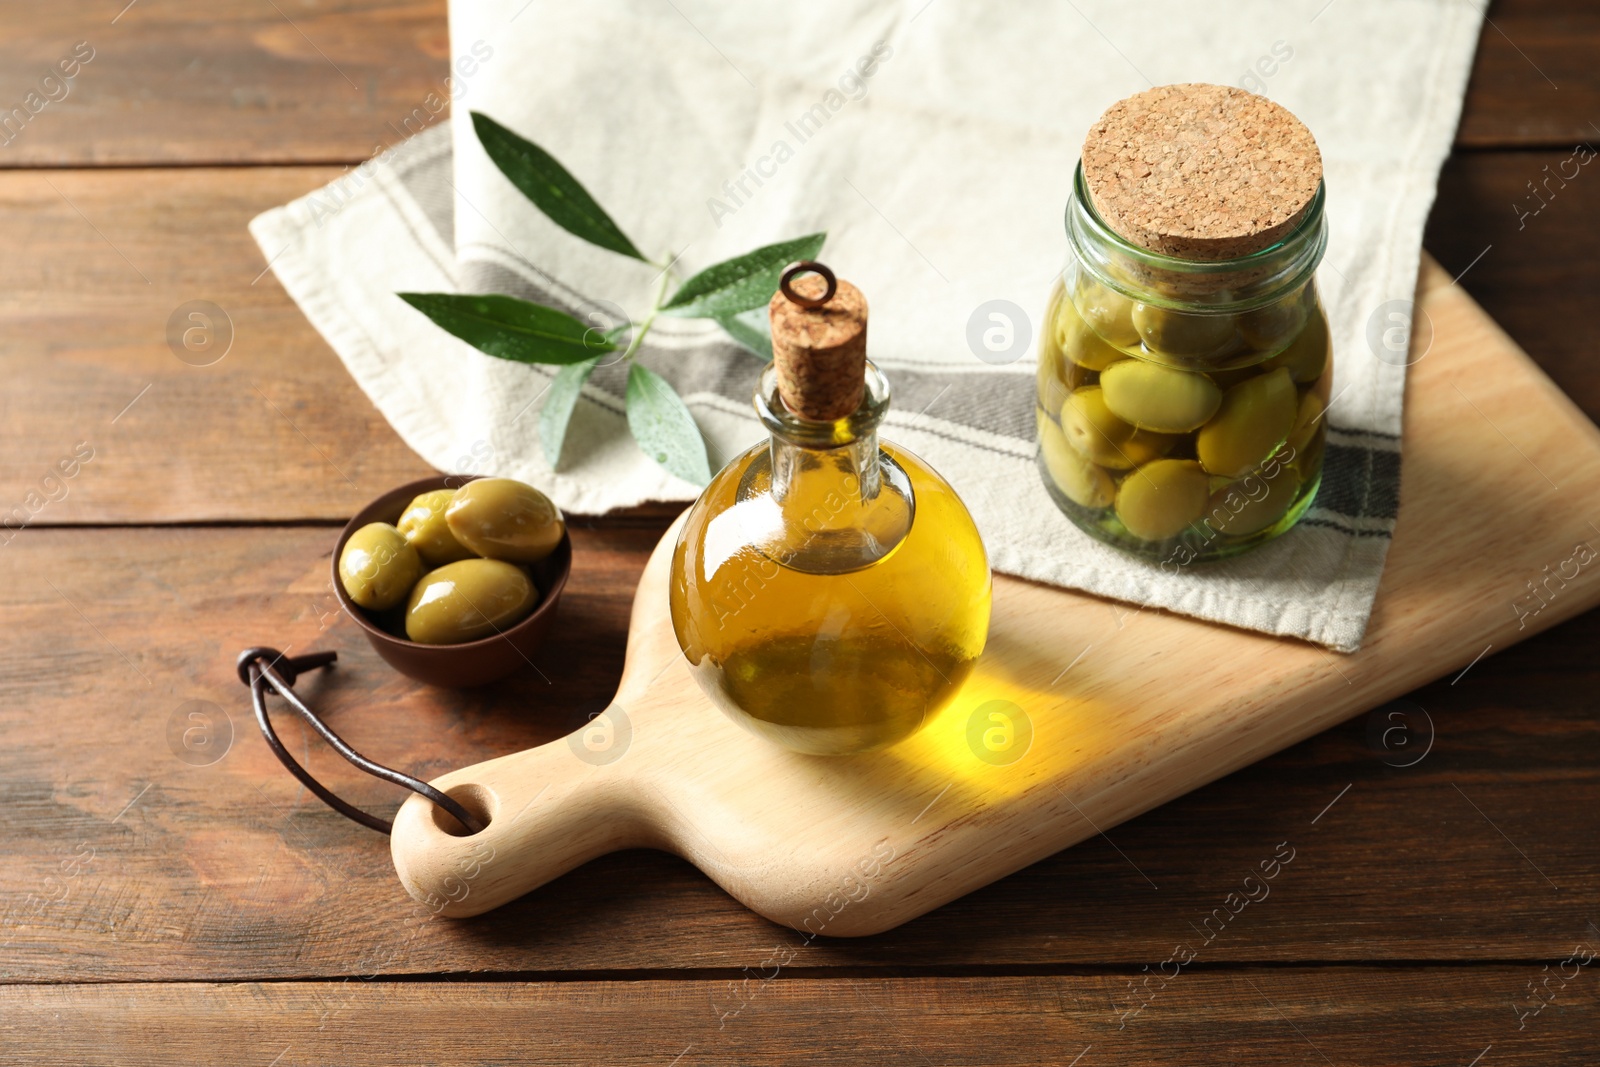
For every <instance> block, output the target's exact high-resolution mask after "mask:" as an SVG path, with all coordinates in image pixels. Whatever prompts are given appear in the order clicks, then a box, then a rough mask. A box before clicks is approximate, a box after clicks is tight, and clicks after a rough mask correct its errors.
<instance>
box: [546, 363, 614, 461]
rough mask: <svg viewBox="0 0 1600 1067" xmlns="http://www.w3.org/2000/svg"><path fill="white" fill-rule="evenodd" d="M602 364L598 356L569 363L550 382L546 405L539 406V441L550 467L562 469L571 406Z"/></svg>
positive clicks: (575, 404) (572, 406)
mask: <svg viewBox="0 0 1600 1067" xmlns="http://www.w3.org/2000/svg"><path fill="white" fill-rule="evenodd" d="M599 365H600V357H599V356H596V357H595V358H594V359H591V360H589V361H587V362H585V363H569V364H567V365H566V366H565V367H562V368H561V369H560V370H559V371H557V372H556V377H555V381H553V382H551V383H550V388H549V390H548V391H547V392H546V394H545V400H544V407H543V408H540V409H539V444H540V446H541V447H543V448H544V458H545V459H547V460H549V462H550V469H551V470H560V469H561V444H562V442H563V441H565V440H566V439H567V424H568V423H570V422H571V421H572V409H573V408H575V407H577V406H578V395H579V394H580V393H582V392H583V383H584V382H586V381H588V380H589V375H591V374H593V373H594V369H595V367H597V366H599Z"/></svg>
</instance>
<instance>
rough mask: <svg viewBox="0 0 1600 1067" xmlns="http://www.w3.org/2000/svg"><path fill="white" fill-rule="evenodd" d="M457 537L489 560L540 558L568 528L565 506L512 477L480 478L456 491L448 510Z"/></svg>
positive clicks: (544, 555)
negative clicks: (555, 502)
mask: <svg viewBox="0 0 1600 1067" xmlns="http://www.w3.org/2000/svg"><path fill="white" fill-rule="evenodd" d="M444 517H445V522H446V523H448V524H449V526H450V532H451V533H453V534H454V535H455V538H456V540H457V541H459V542H461V543H462V544H463V545H465V546H466V547H467V548H469V549H471V550H472V551H473V552H475V553H477V554H478V555H480V556H483V557H484V558H486V559H498V560H507V561H510V562H512V563H537V562H539V561H540V560H542V559H544V558H545V557H546V556H548V555H549V554H550V553H552V552H554V551H555V549H556V546H557V545H559V544H560V543H561V538H562V537H563V536H564V535H565V534H566V532H567V524H566V520H565V519H564V518H563V517H562V515H561V509H560V508H558V507H556V506H555V504H553V503H551V501H550V498H549V497H547V496H545V495H544V494H543V493H541V492H539V490H537V489H535V488H534V487H533V486H531V485H527V484H524V483H523V482H519V481H515V480H513V479H511V478H479V479H477V480H476V481H471V482H468V483H467V484H466V485H464V486H462V487H461V488H460V489H457V490H456V495H455V499H454V500H452V501H451V502H450V507H449V508H448V509H446V511H445V513H444Z"/></svg>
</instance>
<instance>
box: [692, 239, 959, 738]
mask: <svg viewBox="0 0 1600 1067" xmlns="http://www.w3.org/2000/svg"><path fill="white" fill-rule="evenodd" d="M802 274H804V275H805V276H804V277H798V276H799V275H802ZM797 277H798V280H796V279H797ZM771 315H772V334H773V353H774V360H773V363H772V364H771V365H770V366H769V367H768V368H767V370H766V372H765V373H764V374H763V375H762V378H761V384H760V386H759V387H758V389H757V392H756V398H755V402H756V410H757V411H758V413H759V414H760V416H761V419H762V422H763V423H764V424H765V425H766V427H767V429H768V431H769V432H770V433H771V439H770V440H769V441H767V442H764V443H762V444H760V445H757V446H756V447H754V448H752V449H750V450H749V451H747V452H745V453H744V454H743V455H741V456H739V457H738V458H736V459H735V460H734V461H733V462H732V463H730V464H728V466H727V467H725V468H723V470H722V471H721V472H720V473H718V474H717V475H716V477H715V478H713V479H712V480H711V484H710V485H708V486H707V487H706V490H705V492H703V493H702V494H701V495H700V498H699V499H698V500H697V501H696V502H695V503H694V505H693V506H692V507H691V508H690V511H689V514H688V516H687V518H686V519H685V521H684V525H683V530H682V533H681V535H680V536H679V539H678V544H677V547H676V549H675V551H674V554H673V560H672V577H671V581H672V588H671V605H672V622H673V627H674V630H675V631H676V634H677V638H678V643H679V644H680V645H681V646H682V648H683V651H684V655H685V656H686V657H687V658H688V660H689V662H690V664H691V666H692V668H693V671H694V674H695V678H696V680H697V681H698V682H699V684H700V686H701V687H702V688H703V689H704V690H705V691H706V692H707V693H708V694H709V695H710V696H711V698H712V700H713V701H714V702H715V703H716V704H717V705H718V706H719V707H721V708H722V710H723V711H725V712H727V713H728V714H729V715H730V716H732V717H733V718H734V719H735V721H737V722H739V723H741V724H742V725H744V726H746V727H747V728H749V729H752V730H753V731H755V732H756V733H758V734H760V735H762V736H764V737H767V738H769V739H771V740H773V741H776V742H778V743H780V744H783V745H786V746H788V747H790V748H793V749H797V750H799V751H802V752H809V753H816V754H823V755H842V754H847V753H854V752H863V751H867V750H870V749H874V748H881V747H883V746H885V745H890V744H893V743H894V742H896V741H899V740H901V739H902V738H904V737H906V736H908V735H909V734H911V733H912V732H914V731H915V730H916V729H917V728H918V727H920V726H921V725H922V724H923V723H924V722H926V721H927V720H928V719H929V718H931V717H932V716H933V715H934V714H935V713H936V712H937V711H939V710H940V709H941V708H942V707H943V706H944V705H945V704H947V703H948V702H949V700H950V699H951V698H952V697H953V696H954V695H955V693H956V691H957V690H959V689H960V687H961V684H962V682H963V681H964V680H965V679H966V677H967V675H968V674H969V673H970V672H971V670H972V666H973V664H974V662H976V660H977V658H978V656H979V654H980V653H982V651H983V646H984V642H985V640H986V638H987V636H988V631H989V604H990V585H991V582H990V574H989V562H988V557H987V554H986V553H985V551H984V547H983V542H982V540H981V539H980V538H979V536H978V531H977V527H976V526H975V525H974V524H973V521H972V517H971V515H969V514H968V512H967V509H966V506H965V505H964V504H963V503H962V502H961V499H960V497H958V496H957V495H956V493H955V491H954V490H953V489H952V488H951V487H950V485H949V483H947V482H946V481H945V480H944V479H943V478H941V477H940V476H939V475H938V473H936V472H935V471H934V470H933V468H931V467H929V466H928V465H927V464H926V463H924V462H923V461H922V460H920V459H918V458H917V457H916V456H914V455H912V454H911V453H909V452H907V451H905V450H904V449H901V448H898V447H896V446H894V445H891V444H888V443H887V442H880V441H879V439H878V435H877V428H878V425H879V423H880V422H881V421H882V420H883V417H884V415H885V414H886V413H887V411H888V408H889V384H888V382H887V380H886V379H885V378H884V377H883V375H882V374H881V373H879V372H878V370H877V368H876V367H874V366H873V365H872V364H871V363H869V362H868V361H867V360H866V301H865V299H864V298H863V297H862V296H861V293H860V291H859V290H857V289H856V288H855V287H854V286H852V285H850V283H849V282H845V281H838V280H837V279H835V278H834V276H833V274H832V272H831V271H829V270H828V269H827V268H826V267H822V266H821V265H820V264H796V265H795V266H793V267H791V268H789V270H787V271H786V272H785V274H784V282H783V285H782V287H781V288H780V291H779V292H778V294H777V295H775V296H774V297H773V300H772V305H771Z"/></svg>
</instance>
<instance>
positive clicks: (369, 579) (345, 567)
mask: <svg viewBox="0 0 1600 1067" xmlns="http://www.w3.org/2000/svg"><path fill="white" fill-rule="evenodd" d="M421 574H422V559H421V557H420V556H418V555H417V550H416V549H414V548H412V547H411V545H410V544H408V543H407V542H406V539H405V537H404V536H402V535H401V533H400V531H399V530H397V529H395V528H394V527H393V526H391V525H389V524H388V523H386V522H369V523H368V524H367V525H365V526H363V527H361V528H360V529H359V530H357V531H356V532H355V533H353V534H351V535H350V536H349V538H347V539H346V540H345V543H344V550H343V551H342V552H340V553H339V584H340V585H342V586H344V591H345V593H346V594H348V595H349V597H350V599H351V600H353V601H355V602H356V603H357V604H359V605H361V606H362V607H364V608H368V609H370V610H372V611H383V610H384V609H385V608H392V607H394V606H395V605H396V604H399V603H401V602H402V601H404V600H405V598H406V594H407V593H409V592H411V587H412V586H413V585H415V584H416V581H417V578H418V577H420V576H421Z"/></svg>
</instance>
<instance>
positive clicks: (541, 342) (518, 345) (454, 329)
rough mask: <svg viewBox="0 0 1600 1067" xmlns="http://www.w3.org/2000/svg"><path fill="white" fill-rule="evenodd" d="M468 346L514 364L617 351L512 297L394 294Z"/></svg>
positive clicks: (596, 335)
mask: <svg viewBox="0 0 1600 1067" xmlns="http://www.w3.org/2000/svg"><path fill="white" fill-rule="evenodd" d="M396 295H397V296H399V297H400V299H401V300H404V301H405V302H406V303H408V304H410V305H411V306H412V307H414V308H416V309H417V310H418V311H420V312H422V313H423V314H424V315H426V316H428V318H430V319H432V320H433V322H434V324H435V325H437V326H439V327H440V328H442V329H444V330H446V331H447V332H449V333H452V334H455V335H456V336H457V337H459V338H461V339H462V340H463V341H465V342H467V344H469V345H472V346H473V347H474V348H476V349H478V350H479V351H482V352H487V353H488V354H489V355H491V356H497V357H499V358H500V359H510V360H515V361H516V362H518V363H558V364H566V363H582V362H584V361H585V360H590V359H594V358H595V357H596V356H598V355H601V354H603V353H606V352H611V351H614V350H615V349H616V347H617V346H616V345H615V344H614V343H612V341H611V340H610V339H608V338H607V337H606V336H605V335H604V334H602V333H601V332H600V331H599V330H596V329H595V328H593V327H592V326H590V325H589V324H588V323H585V322H582V321H580V320H578V319H575V318H573V317H572V316H571V315H568V314H567V313H566V312H564V311H557V310H556V309H555V308H547V307H545V306H544V305H542V304H535V303H532V302H530V301H527V300H518V299H517V298H516V297H511V296H499V295H485V296H462V295H458V294H455V293H397V294H396Z"/></svg>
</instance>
